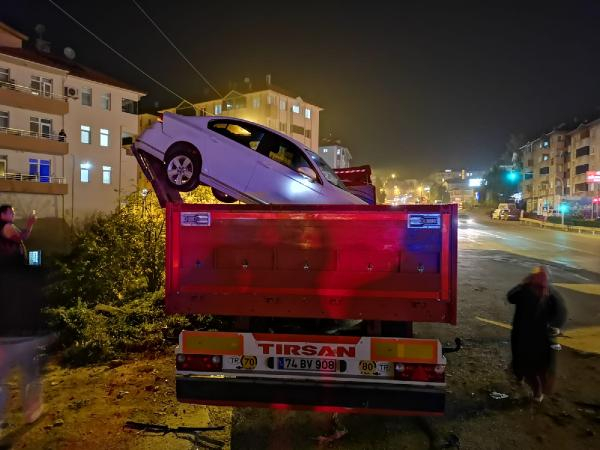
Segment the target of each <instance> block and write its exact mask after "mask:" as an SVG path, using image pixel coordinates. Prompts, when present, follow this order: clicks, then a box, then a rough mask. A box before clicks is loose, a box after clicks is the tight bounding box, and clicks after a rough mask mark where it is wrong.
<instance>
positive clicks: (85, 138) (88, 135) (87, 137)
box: [81, 125, 92, 144]
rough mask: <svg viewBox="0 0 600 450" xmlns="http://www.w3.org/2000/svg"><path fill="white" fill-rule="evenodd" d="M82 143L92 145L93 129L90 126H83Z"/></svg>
mask: <svg viewBox="0 0 600 450" xmlns="http://www.w3.org/2000/svg"><path fill="white" fill-rule="evenodd" d="M81 143H82V144H91V143H92V129H91V128H90V127H89V126H88V125H81Z"/></svg>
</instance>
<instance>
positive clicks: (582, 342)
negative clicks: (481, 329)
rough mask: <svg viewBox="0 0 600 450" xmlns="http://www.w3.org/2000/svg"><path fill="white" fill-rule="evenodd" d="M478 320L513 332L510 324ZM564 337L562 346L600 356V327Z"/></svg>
mask: <svg viewBox="0 0 600 450" xmlns="http://www.w3.org/2000/svg"><path fill="white" fill-rule="evenodd" d="M475 318H476V319H477V320H479V321H480V322H484V323H489V324H490V325H495V326H497V327H500V328H505V329H507V330H511V329H512V326H511V325H510V324H508V323H504V322H497V321H495V320H490V319H484V318H483V317H479V316H475ZM563 333H565V334H563V335H562V336H560V337H559V338H558V342H559V343H560V345H564V346H565V347H569V348H572V349H573V350H578V351H580V352H586V353H596V354H597V355H600V326H598V325H596V326H593V327H582V328H573V329H570V330H564V331H563Z"/></svg>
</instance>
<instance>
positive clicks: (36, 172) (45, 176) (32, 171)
mask: <svg viewBox="0 0 600 450" xmlns="http://www.w3.org/2000/svg"><path fill="white" fill-rule="evenodd" d="M29 175H31V176H34V177H36V180H37V181H39V182H40V183H50V160H49V159H33V158H30V159H29Z"/></svg>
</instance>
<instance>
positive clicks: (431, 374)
mask: <svg viewBox="0 0 600 450" xmlns="http://www.w3.org/2000/svg"><path fill="white" fill-rule="evenodd" d="M445 370H446V366H444V365H441V364H437V365H436V364H404V363H396V364H394V379H396V380H403V381H428V382H432V383H443V382H444V381H445V376H444V372H445Z"/></svg>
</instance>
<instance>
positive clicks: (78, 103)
mask: <svg viewBox="0 0 600 450" xmlns="http://www.w3.org/2000/svg"><path fill="white" fill-rule="evenodd" d="M27 40H28V38H27V36H25V35H23V34H21V33H19V32H18V31H16V30H14V29H12V28H10V27H9V26H7V25H5V24H2V23H0V202H1V203H11V204H13V205H14V206H15V209H16V210H17V218H22V217H24V216H25V215H27V214H28V213H29V212H30V211H32V210H35V211H36V213H37V215H38V218H40V219H41V222H42V223H43V221H44V219H48V220H55V221H58V222H63V223H66V224H68V225H73V224H76V223H78V222H80V221H82V220H84V219H85V218H86V217H89V216H90V215H92V214H94V213H97V212H110V211H114V210H115V209H116V208H117V207H118V205H119V202H120V201H122V200H123V199H124V198H125V197H126V196H127V195H129V194H130V193H131V192H133V191H134V190H135V189H136V185H137V164H136V160H135V158H134V157H133V155H131V154H130V152H128V151H127V150H126V149H125V148H123V145H122V142H123V140H124V139H125V140H127V139H128V138H129V139H130V138H131V137H133V136H135V135H136V134H138V131H139V124H138V116H137V103H138V101H139V100H140V98H141V97H142V96H143V95H144V93H143V92H141V91H140V90H139V89H136V88H133V87H131V86H128V85H127V84H125V83H123V82H120V81H118V80H115V79H113V78H111V77H109V76H107V75H104V74H102V73H99V72H97V71H95V70H92V69H89V68H87V67H84V66H82V65H80V64H78V63H77V62H75V61H74V60H73V59H68V58H63V57H58V56H56V55H54V54H51V53H49V52H45V51H38V50H34V49H30V48H24V47H23V43H24V42H25V41H27ZM71 56H73V55H72V54H71ZM38 228H39V226H38Z"/></svg>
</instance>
